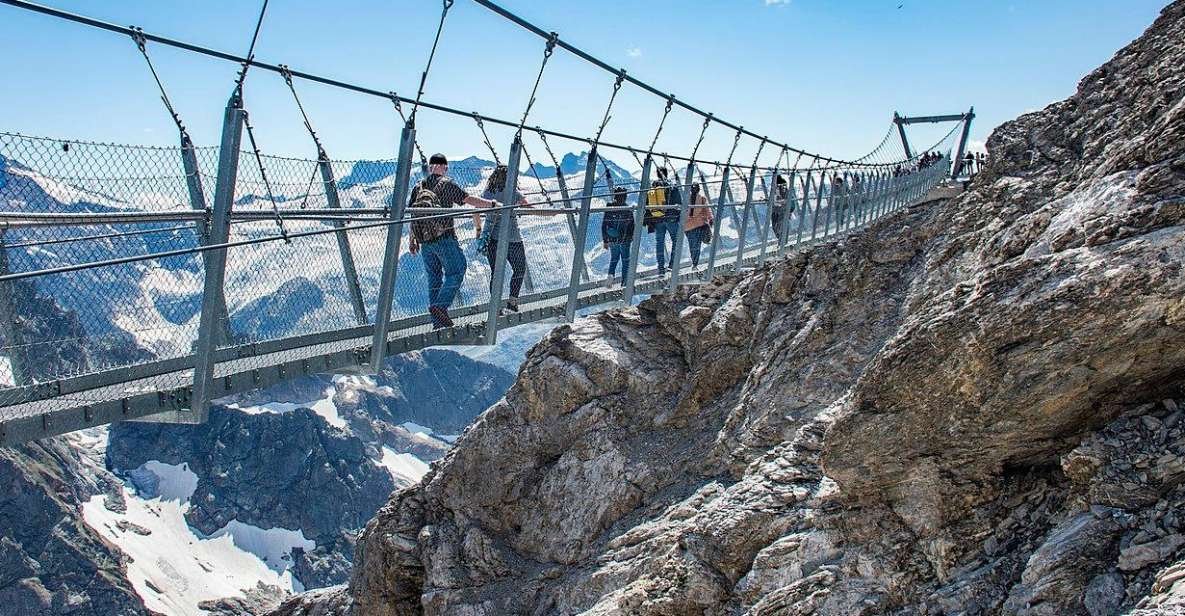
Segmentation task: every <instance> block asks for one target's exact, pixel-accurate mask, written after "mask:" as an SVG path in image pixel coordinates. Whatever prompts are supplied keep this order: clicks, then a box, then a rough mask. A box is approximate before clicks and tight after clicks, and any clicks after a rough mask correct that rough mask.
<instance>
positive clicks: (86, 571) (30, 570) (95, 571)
mask: <svg viewBox="0 0 1185 616" xmlns="http://www.w3.org/2000/svg"><path fill="white" fill-rule="evenodd" d="M82 464H83V461H82V460H81V459H80V457H79V454H78V452H77V451H76V450H75V449H74V448H73V447H72V446H71V445H70V444H69V443H67V442H65V440H64V439H63V438H61V437H58V438H52V439H45V440H42V441H38V442H34V443H30V444H27V445H22V446H20V447H13V448H8V449H0V612H3V613H5V614H30V615H33V614H37V615H45V616H49V615H57V614H74V615H78V616H85V615H95V616H98V615H101V614H102V615H106V614H111V615H119V616H132V615H141V614H147V613H148V611H147V610H146V609H145V608H144V603H143V602H142V601H141V600H140V597H138V596H137V595H136V592H135V590H133V589H132V585H131V584H130V583H129V582H128V580H127V568H126V562H125V557H124V556H123V554H122V553H121V552H120V551H119V550H118V549H116V548H115V547H113V546H111V545H110V544H108V543H107V542H106V541H104V540H103V539H102V538H101V537H99V536H98V535H97V534H96V533H95V532H94V531H92V530H91V529H90V528H89V527H88V526H87V525H86V524H85V523H84V522H83V521H82V515H81V513H80V511H79V507H80V505H81V503H82V502H84V501H86V500H88V499H89V498H90V497H91V496H94V495H96V494H102V493H104V492H105V491H107V489H106V488H107V486H103V485H98V484H95V483H93V482H92V481H90V480H88V479H87V477H89V476H92V474H91V473H87V472H84V471H82V470H81V468H80V467H81V465H82Z"/></svg>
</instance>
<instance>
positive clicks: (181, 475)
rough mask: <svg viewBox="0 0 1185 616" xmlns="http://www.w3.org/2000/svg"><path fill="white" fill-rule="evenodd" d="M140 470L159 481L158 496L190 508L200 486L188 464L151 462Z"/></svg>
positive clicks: (146, 463)
mask: <svg viewBox="0 0 1185 616" xmlns="http://www.w3.org/2000/svg"><path fill="white" fill-rule="evenodd" d="M140 468H142V469H144V470H147V471H150V472H151V473H152V474H153V475H156V477H157V479H158V480H159V483H158V484H157V488H156V496H158V497H160V499H161V500H165V501H179V502H181V503H184V504H185V505H186V508H188V504H189V498H190V497H191V496H193V493H194V492H195V491H197V484H198V476H197V474H196V473H194V472H193V471H191V470H189V465H188V464H186V463H184V462H182V463H181V464H165V463H164V462H159V461H157V460H149V461H147V462H145V463H144V464H143V465H142V466H141V467H140Z"/></svg>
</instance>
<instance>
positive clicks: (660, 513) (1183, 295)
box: [277, 1, 1185, 616]
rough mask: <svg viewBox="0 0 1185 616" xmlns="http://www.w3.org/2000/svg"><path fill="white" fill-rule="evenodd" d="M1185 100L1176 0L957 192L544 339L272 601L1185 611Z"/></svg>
mask: <svg viewBox="0 0 1185 616" xmlns="http://www.w3.org/2000/svg"><path fill="white" fill-rule="evenodd" d="M1183 95H1185V1H1178V2H1175V3H1173V4H1171V5H1169V6H1168V7H1167V8H1166V9H1165V11H1164V13H1163V14H1162V16H1161V17H1160V19H1159V20H1158V21H1157V22H1156V23H1155V24H1154V25H1153V26H1152V27H1151V28H1150V29H1149V31H1148V32H1147V33H1146V34H1145V35H1144V36H1143V37H1141V38H1140V39H1139V40H1137V41H1136V42H1134V43H1133V44H1132V45H1130V46H1129V47H1128V48H1126V49H1124V50H1122V51H1120V52H1119V54H1117V56H1116V57H1115V59H1114V60H1112V61H1111V62H1109V63H1108V64H1107V65H1105V66H1104V67H1102V68H1100V69H1099V70H1098V71H1096V72H1094V73H1092V74H1091V75H1090V76H1088V77H1087V78H1086V79H1084V80H1083V81H1082V83H1081V85H1080V88H1079V91H1078V92H1077V93H1076V94H1075V95H1074V96H1073V97H1071V98H1070V99H1068V100H1067V101H1065V102H1062V103H1058V104H1055V105H1052V106H1051V107H1050V108H1048V109H1046V110H1044V111H1042V112H1038V113H1034V114H1029V115H1027V116H1024V117H1022V118H1020V119H1019V120H1017V121H1015V122H1011V123H1008V124H1005V125H1003V126H1002V127H1000V128H999V129H998V130H997V131H996V132H995V133H994V134H993V136H992V138H991V139H990V141H989V150H990V151H991V153H992V158H991V161H990V164H989V168H988V169H987V170H986V171H985V172H984V173H983V174H982V175H980V176H979V177H978V178H977V180H976V182H975V183H974V185H973V186H972V189H971V190H970V191H969V192H967V193H966V194H964V195H962V196H960V197H958V198H956V199H954V200H952V201H949V202H947V201H936V202H930V203H925V204H921V205H918V206H915V207H913V208H911V209H910V210H909V211H906V212H903V213H901V214H900V215H898V216H895V217H893V218H891V219H889V220H885V221H881V222H878V223H876V224H874V225H873V226H871V227H870V228H868V229H866V230H863V231H862V232H860V233H859V234H858V235H854V236H852V237H848V238H843V239H840V240H839V241H836V242H833V243H831V244H829V245H826V246H823V247H820V248H818V249H816V250H813V251H812V252H810V253H809V254H806V255H795V256H792V257H789V258H787V259H785V260H780V261H777V262H775V263H773V264H771V265H770V266H768V267H766V268H765V269H762V270H759V271H756V272H753V273H751V274H749V275H747V276H744V277H742V278H739V279H731V280H723V279H720V280H716V281H713V282H712V283H711V284H708V285H705V286H702V287H698V288H694V289H683V290H681V291H680V292H679V293H677V294H674V295H673V296H668V297H662V298H655V299H651V300H648V301H646V302H643V303H642V304H641V305H639V306H638V307H637V308H636V309H631V310H625V311H619V312H610V313H605V314H601V315H597V316H595V317H592V318H588V319H582V320H580V321H578V322H577V323H576V324H574V325H572V326H570V327H561V328H557V329H556V330H555V331H553V332H552V333H551V334H550V335H549V336H548V338H546V339H545V340H544V341H543V342H542V343H540V345H539V346H537V347H536V348H535V349H534V350H533V351H532V352H531V353H530V355H529V356H528V359H527V362H526V364H525V365H524V366H523V368H522V370H521V372H520V374H519V379H518V381H517V382H516V383H515V385H514V386H513V387H512V388H511V389H510V391H509V392H508V393H507V395H506V397H505V399H504V400H503V401H501V402H499V403H498V404H497V405H495V406H494V407H492V408H491V409H490V410H489V411H487V412H486V413H485V414H483V415H482V416H481V417H480V418H479V419H478V421H477V422H476V423H475V424H474V425H473V426H472V427H471V428H470V429H469V430H468V431H467V432H466V433H465V435H464V436H463V437H462V438H461V440H460V441H459V442H458V444H457V446H456V448H455V449H453V450H452V451H450V452H449V453H448V454H447V455H446V456H445V458H444V459H443V460H442V461H441V462H440V463H439V464H438V465H437V466H435V467H434V469H433V470H432V471H431V472H430V473H429V474H428V475H427V476H426V477H425V478H424V481H423V482H421V484H419V485H418V486H416V487H414V488H412V489H409V490H405V491H403V492H400V493H399V494H397V495H395V497H394V498H393V499H392V500H391V501H390V502H388V503H387V504H386V505H385V506H384V507H383V508H382V509H381V510H380V511H379V513H378V514H377V516H376V517H375V519H374V520H372V521H371V522H370V523H369V524H368V525H367V528H366V530H365V532H364V533H363V534H362V536H361V537H360V539H359V543H358V550H357V553H356V557H355V568H354V572H353V575H352V578H351V580H350V585H349V588H348V591H344V592H347V593H348V595H345V594H343V591H340V590H337V591H334V592H331V593H325V594H324V595H321V596H317V597H312V596H307V597H300V598H297V599H294V600H292V601H290V602H288V603H287V604H285V605H284V606H282V607H281V608H280V610H279V611H278V612H277V613H278V614H322V613H324V614H329V613H333V614H345V613H352V614H359V615H367V616H371V615H374V616H395V615H403V614H420V613H423V614H449V615H454V614H459V615H475V616H476V615H487V614H587V615H597V616H604V615H619V614H620V615H625V614H629V615H631V616H635V615H654V616H659V615H662V616H668V615H674V614H678V615H682V614H751V615H762V616H773V615H779V616H781V615H786V614H804V615H805V614H819V615H836V616H838V615H841V614H842V615H851V614H956V613H959V614H1059V615H1061V614H1087V613H1117V612H1121V611H1126V610H1134V613H1144V614H1168V613H1180V610H1181V608H1182V606H1185V588H1182V587H1181V586H1183V585H1185V582H1182V580H1185V555H1183V554H1181V551H1182V550H1181V542H1180V540H1179V539H1178V537H1179V536H1180V535H1181V532H1182V524H1185V483H1183V479H1185V467H1183V466H1182V455H1183V454H1185V451H1183V450H1182V447H1183V446H1185V427H1183V426H1181V424H1180V419H1181V410H1180V408H1179V405H1178V402H1177V400H1180V399H1182V398H1183V397H1185V392H1183V391H1182V384H1185V368H1183V366H1185V272H1183V271H1182V263H1185V233H1183V231H1185V197H1183V195H1185V96H1183ZM318 610H320V611H318Z"/></svg>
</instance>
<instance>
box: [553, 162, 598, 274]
mask: <svg viewBox="0 0 1185 616" xmlns="http://www.w3.org/2000/svg"><path fill="white" fill-rule="evenodd" d="M584 175H586V176H587V175H589V171H588V167H587V166H586V167H585V169H584ZM592 175H593V177H594V178H595V177H596V175H597V168H596V165H593V171H592ZM555 181H556V183H557V184H559V185H560V196H561V197H563V198H564V209H565V210H569V211H568V212H567V213H566V214H565V216H566V217H567V219H568V234H569V235H571V236H572V241H573V242H575V241H576V215H575V214H573V213H572V212H571V211H570V210H572V209H573V208H574V207H575V206H574V205H573V203H572V196H571V194H570V193H569V192H568V183H567V182H566V181H564V171H563V170H562V169H560V168H559V165H558V163H557V165H556V168H555ZM580 273H581V275H582V276H583V277H584V279H585V280H592V276H591V275H590V274H589V273H588V266H587V265H586V266H585V267H584V270H583V271H582V272H580Z"/></svg>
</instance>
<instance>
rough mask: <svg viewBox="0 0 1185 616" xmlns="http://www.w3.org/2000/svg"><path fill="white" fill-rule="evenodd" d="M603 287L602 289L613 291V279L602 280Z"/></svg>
mask: <svg viewBox="0 0 1185 616" xmlns="http://www.w3.org/2000/svg"><path fill="white" fill-rule="evenodd" d="M601 286H602V287H605V288H606V289H612V288H613V279H612V278H606V279H604V280H602V281H601Z"/></svg>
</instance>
